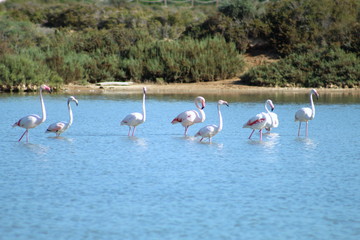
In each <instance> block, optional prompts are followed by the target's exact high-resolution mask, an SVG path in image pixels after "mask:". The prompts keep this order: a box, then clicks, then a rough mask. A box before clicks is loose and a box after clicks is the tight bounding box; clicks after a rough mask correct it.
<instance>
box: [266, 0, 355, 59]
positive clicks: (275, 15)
mask: <svg viewBox="0 0 360 240" xmlns="http://www.w3.org/2000/svg"><path fill="white" fill-rule="evenodd" d="M359 4H360V3H359V1H358V0H343V1H333V0H318V1H313V0H302V1H298V0H284V1H273V2H271V3H270V4H269V7H268V9H267V10H266V12H267V13H266V15H265V21H266V22H267V24H268V25H269V27H270V35H269V38H270V39H269V40H270V42H271V44H272V46H273V47H274V49H276V50H277V51H278V53H280V54H281V55H282V56H286V55H289V54H291V53H294V51H298V50H301V49H313V48H318V47H326V46H341V45H343V43H344V39H346V36H347V35H348V33H349V32H350V29H349V28H351V26H352V25H353V24H355V23H357V22H358V19H357V17H358V12H359V7H360V5H359ZM299 45H301V46H302V47H301V48H299V47H298V46H299ZM298 53H301V52H298Z"/></svg>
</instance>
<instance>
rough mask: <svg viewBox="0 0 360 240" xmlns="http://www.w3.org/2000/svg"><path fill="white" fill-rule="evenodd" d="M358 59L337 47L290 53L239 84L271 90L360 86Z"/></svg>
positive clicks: (259, 69) (251, 73)
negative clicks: (298, 53)
mask: <svg viewBox="0 0 360 240" xmlns="http://www.w3.org/2000/svg"><path fill="white" fill-rule="evenodd" d="M359 69H360V59H359V58H357V57H356V55H355V54H352V53H346V52H344V51H343V50H341V49H339V48H335V49H327V50H317V51H313V52H310V53H308V54H303V55H297V54H292V55H289V56H288V57H286V58H284V59H282V60H280V61H279V62H277V63H273V64H270V65H267V66H259V67H256V68H253V69H251V70H250V71H248V72H247V73H245V74H244V75H243V76H242V77H241V79H242V82H244V83H246V84H251V85H257V86H273V87H275V86H276V87H289V86H296V87H355V86H360V71H359Z"/></svg>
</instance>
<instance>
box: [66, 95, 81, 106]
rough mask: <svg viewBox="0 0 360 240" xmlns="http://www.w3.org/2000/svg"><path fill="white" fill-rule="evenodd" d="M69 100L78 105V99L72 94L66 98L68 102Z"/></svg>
mask: <svg viewBox="0 0 360 240" xmlns="http://www.w3.org/2000/svg"><path fill="white" fill-rule="evenodd" d="M70 101H73V102H75V103H76V106H78V105H79V101H78V100H77V99H76V98H75V97H74V96H70V97H69V98H68V102H70Z"/></svg>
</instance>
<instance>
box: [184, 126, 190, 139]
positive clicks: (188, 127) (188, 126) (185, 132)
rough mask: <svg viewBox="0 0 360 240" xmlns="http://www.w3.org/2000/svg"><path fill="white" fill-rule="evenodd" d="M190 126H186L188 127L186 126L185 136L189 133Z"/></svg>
mask: <svg viewBox="0 0 360 240" xmlns="http://www.w3.org/2000/svg"><path fill="white" fill-rule="evenodd" d="M188 128H189V126H186V127H185V133H184V136H185V137H186V135H187V131H188Z"/></svg>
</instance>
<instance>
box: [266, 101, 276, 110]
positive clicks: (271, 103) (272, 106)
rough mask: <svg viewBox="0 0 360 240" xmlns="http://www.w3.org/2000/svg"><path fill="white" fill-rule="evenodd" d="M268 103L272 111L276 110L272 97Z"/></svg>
mask: <svg viewBox="0 0 360 240" xmlns="http://www.w3.org/2000/svg"><path fill="white" fill-rule="evenodd" d="M266 104H269V106H270V109H271V111H274V109H275V106H274V104H273V102H272V101H271V100H270V99H268V100H266Z"/></svg>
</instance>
